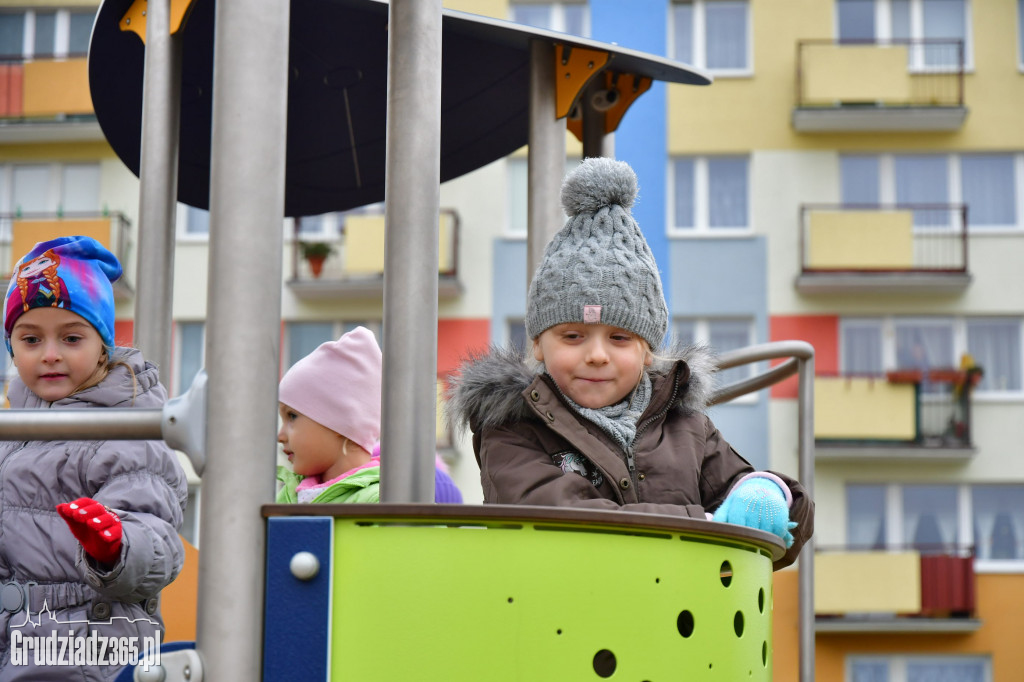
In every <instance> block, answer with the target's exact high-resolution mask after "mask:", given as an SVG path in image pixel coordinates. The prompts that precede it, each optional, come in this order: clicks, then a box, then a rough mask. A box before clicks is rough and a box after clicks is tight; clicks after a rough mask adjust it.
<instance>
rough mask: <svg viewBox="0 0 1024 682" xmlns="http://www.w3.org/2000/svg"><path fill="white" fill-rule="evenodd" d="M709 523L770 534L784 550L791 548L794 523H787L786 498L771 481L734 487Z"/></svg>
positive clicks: (757, 480) (754, 480)
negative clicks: (777, 538) (744, 527)
mask: <svg viewBox="0 0 1024 682" xmlns="http://www.w3.org/2000/svg"><path fill="white" fill-rule="evenodd" d="M712 520H713V521H721V522H723V523H735V524H736V525H739V526H746V527H747V528H757V529H758V530H764V531H768V532H769V533H774V534H775V535H778V536H779V537H780V538H782V540H783V542H785V543H786V547H791V546H792V545H793V534H792V533H790V531H791V530H792V529H794V528H796V521H790V520H789V508H788V507H787V505H786V497H785V495H784V494H783V492H782V489H781V488H780V487H779V485H778V484H777V483H775V481H772V480H770V479H767V478H760V477H753V478H748V479H746V480H745V481H742V482H741V483H740V484H739V485H737V486H736V487H735V488H734V489H733V491H732V492H731V493H729V496H728V497H726V498H725V502H723V503H722V506H721V507H719V508H718V510H717V511H716V512H715V514H714V516H713V517H712Z"/></svg>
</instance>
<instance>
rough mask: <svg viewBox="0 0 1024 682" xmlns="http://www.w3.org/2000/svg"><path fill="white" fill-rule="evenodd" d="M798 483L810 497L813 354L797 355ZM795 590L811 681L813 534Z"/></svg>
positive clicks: (806, 680)
mask: <svg viewBox="0 0 1024 682" xmlns="http://www.w3.org/2000/svg"><path fill="white" fill-rule="evenodd" d="M797 380H798V382H799V391H798V395H799V403H798V404H799V406H798V415H797V425H798V428H799V430H800V434H799V443H798V446H799V453H800V461H799V469H800V471H799V475H800V483H802V484H803V486H804V488H805V489H806V490H807V495H808V496H809V497H810V498H811V499H812V500H813V499H814V357H813V356H811V357H810V358H806V359H801V361H800V370H799V375H798V379H797ZM798 565H799V570H800V575H799V578H798V581H799V582H798V587H797V592H798V594H799V602H798V603H799V607H798V608H799V609H800V618H799V621H800V635H799V640H800V682H814V538H813V537H811V538H809V539H808V540H807V543H806V544H805V545H804V547H803V549H802V550H800V559H799V564H798Z"/></svg>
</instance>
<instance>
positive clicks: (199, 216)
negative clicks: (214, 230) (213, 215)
mask: <svg viewBox="0 0 1024 682" xmlns="http://www.w3.org/2000/svg"><path fill="white" fill-rule="evenodd" d="M176 216H177V222H178V237H179V238H182V237H184V238H189V239H192V240H199V239H207V238H208V237H209V236H210V212H209V211H207V210H206V209H203V208H196V207H195V206H188V205H186V204H180V203H179V204H178V208H177V212H176Z"/></svg>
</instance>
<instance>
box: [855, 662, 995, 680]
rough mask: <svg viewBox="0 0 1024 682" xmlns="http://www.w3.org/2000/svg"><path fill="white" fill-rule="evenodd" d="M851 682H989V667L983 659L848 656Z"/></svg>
mask: <svg viewBox="0 0 1024 682" xmlns="http://www.w3.org/2000/svg"><path fill="white" fill-rule="evenodd" d="M847 666H848V668H849V673H848V675H847V679H849V680H852V682H992V664H991V662H990V660H989V659H988V658H987V657H982V656H932V655H921V656H850V657H848V658H847Z"/></svg>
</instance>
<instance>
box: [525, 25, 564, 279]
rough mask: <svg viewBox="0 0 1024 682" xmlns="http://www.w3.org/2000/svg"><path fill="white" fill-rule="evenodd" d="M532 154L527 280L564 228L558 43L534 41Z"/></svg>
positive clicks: (531, 114) (528, 174) (532, 64)
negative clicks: (557, 95) (557, 91)
mask: <svg viewBox="0 0 1024 682" xmlns="http://www.w3.org/2000/svg"><path fill="white" fill-rule="evenodd" d="M529 145H530V156H529V159H528V161H527V193H528V194H527V202H526V206H527V221H526V230H527V231H526V281H527V286H529V282H530V281H531V280H532V279H533V273H534V271H536V269H537V265H539V264H540V261H541V258H543V257H544V248H545V247H546V246H547V245H548V242H549V241H551V238H552V237H553V236H555V233H556V232H558V230H560V229H561V227H562V224H563V223H564V222H565V215H564V214H563V213H562V207H561V203H560V200H559V195H560V192H561V186H562V175H564V174H565V119H564V118H561V119H559V118H555V46H554V45H553V44H551V43H550V42H547V41H544V40H534V41H533V42H532V43H530V135H529Z"/></svg>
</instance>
